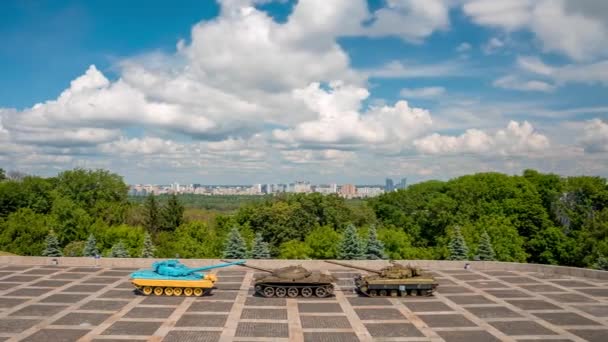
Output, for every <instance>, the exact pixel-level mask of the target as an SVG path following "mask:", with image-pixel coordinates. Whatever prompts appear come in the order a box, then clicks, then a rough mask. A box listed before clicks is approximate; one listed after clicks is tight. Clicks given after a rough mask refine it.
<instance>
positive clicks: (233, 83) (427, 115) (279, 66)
mask: <svg viewBox="0 0 608 342" xmlns="http://www.w3.org/2000/svg"><path fill="white" fill-rule="evenodd" d="M125 4H127V6H128V7H127V8H125V7H124V6H125ZM176 4H179V5H175V7H171V8H167V7H166V6H167V3H166V2H165V1H160V0H159V1H151V0H146V1H135V0H134V1H128V2H124V1H118V0H108V1H86V2H83V1H65V0H64V1H39V2H38V1H20V0H8V1H2V4H1V5H0V7H1V10H0V42H2V44H0V75H2V77H0V167H3V168H4V169H8V170H19V171H23V172H27V173H35V174H40V175H53V174H55V173H57V172H58V171H60V170H64V169H69V168H73V167H88V168H107V169H110V170H112V171H114V172H117V173H120V174H122V175H124V176H125V178H126V180H127V181H128V182H130V183H148V182H154V183H168V182H173V181H179V182H182V183H187V182H196V183H204V184H217V183H224V184H226V183H232V184H234V183H246V184H249V183H260V182H262V183H265V182H287V181H293V180H297V179H306V180H310V181H313V182H338V183H346V182H355V183H359V184H364V183H367V184H370V183H375V184H376V183H383V181H384V178H385V177H387V176H391V177H408V179H409V180H410V181H420V180H426V179H448V178H451V177H455V176H458V175H462V174H466V173H472V172H479V171H500V172H506V173H510V174H513V173H520V172H521V171H522V170H523V169H526V168H535V169H538V170H541V171H545V172H555V173H560V174H564V175H574V174H591V175H602V176H608V96H607V95H608V2H606V1H603V0H504V1H495V0H383V1H382V0H380V1H371V0H370V1H365V0H330V1H328V0H300V1H280V0H278V1H271V0H221V1H219V2H218V3H215V2H213V1H200V0H184V1H178V2H176Z"/></svg>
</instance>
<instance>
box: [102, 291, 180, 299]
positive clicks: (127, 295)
mask: <svg viewBox="0 0 608 342" xmlns="http://www.w3.org/2000/svg"><path fill="white" fill-rule="evenodd" d="M135 296H136V294H135V291H134V290H109V291H106V292H104V293H102V294H100V295H99V296H98V297H99V298H104V299H132V298H135ZM150 298H153V297H150ZM175 298H180V297H175ZM146 299H147V298H146Z"/></svg>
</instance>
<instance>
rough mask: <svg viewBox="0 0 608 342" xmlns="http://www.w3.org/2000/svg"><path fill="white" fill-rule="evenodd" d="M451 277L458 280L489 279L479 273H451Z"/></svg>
mask: <svg viewBox="0 0 608 342" xmlns="http://www.w3.org/2000/svg"><path fill="white" fill-rule="evenodd" d="M452 277H453V278H456V279H458V280H489V279H488V277H484V276H483V275H481V274H452Z"/></svg>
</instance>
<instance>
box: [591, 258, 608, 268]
mask: <svg viewBox="0 0 608 342" xmlns="http://www.w3.org/2000/svg"><path fill="white" fill-rule="evenodd" d="M593 266H594V267H595V268H596V269H598V270H604V271H608V258H606V257H605V256H603V255H602V254H600V256H598V257H597V260H596V261H595V264H594V265H593Z"/></svg>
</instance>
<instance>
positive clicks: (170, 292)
mask: <svg viewBox="0 0 608 342" xmlns="http://www.w3.org/2000/svg"><path fill="white" fill-rule="evenodd" d="M165 296H173V288H172V287H165Z"/></svg>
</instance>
